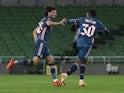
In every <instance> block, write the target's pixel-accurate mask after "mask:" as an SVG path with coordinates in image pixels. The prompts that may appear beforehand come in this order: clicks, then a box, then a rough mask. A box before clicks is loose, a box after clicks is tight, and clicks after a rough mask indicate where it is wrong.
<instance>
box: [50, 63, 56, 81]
mask: <svg viewBox="0 0 124 93" xmlns="http://www.w3.org/2000/svg"><path fill="white" fill-rule="evenodd" d="M49 66H50V70H51V74H52V78H53V79H56V73H55V65H54V64H49Z"/></svg>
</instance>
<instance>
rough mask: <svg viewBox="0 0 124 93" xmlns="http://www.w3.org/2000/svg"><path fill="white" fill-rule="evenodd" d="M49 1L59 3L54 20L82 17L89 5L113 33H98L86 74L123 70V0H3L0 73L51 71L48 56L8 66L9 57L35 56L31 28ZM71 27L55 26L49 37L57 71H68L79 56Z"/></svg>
mask: <svg viewBox="0 0 124 93" xmlns="http://www.w3.org/2000/svg"><path fill="white" fill-rule="evenodd" d="M46 5H54V6H56V8H57V11H58V17H57V18H56V19H55V21H57V20H60V19H61V18H63V17H66V18H79V17H82V16H85V13H86V11H87V10H88V9H90V8H94V9H96V11H97V18H98V19H100V20H101V21H102V22H103V23H104V24H105V25H106V26H107V27H108V29H109V30H110V31H111V33H112V34H111V36H108V37H106V36H104V35H100V34H99V35H97V36H96V38H95V44H94V47H93V50H92V51H91V53H90V57H89V59H88V63H89V64H88V67H87V71H86V74H98V75H99V74H124V22H123V21H124V0H0V73H1V74H35V73H38V74H46V72H47V71H48V69H46V63H47V62H45V60H41V64H40V65H39V66H38V67H27V66H18V65H17V66H15V67H14V68H12V69H11V70H10V71H6V70H5V67H6V64H7V63H8V61H9V59H10V58H16V59H31V58H32V53H33V49H34V41H33V36H32V31H33V29H34V28H35V27H36V26H37V23H38V22H39V21H40V19H41V18H42V16H43V8H44V7H45V6H46ZM70 27H71V26H70V25H65V26H57V27H53V30H52V33H51V36H50V39H49V48H50V50H51V53H52V54H53V56H54V57H55V60H56V65H57V69H58V73H61V72H63V71H65V70H66V69H67V68H68V67H69V66H70V65H71V64H72V63H74V60H75V58H76V57H75V54H76V53H75V52H76V51H75V49H74V48H73V38H74V35H75V32H73V31H71V29H70ZM53 43H54V44H53ZM98 69H99V70H98ZM107 71H108V72H107ZM111 71H112V73H111ZM77 73H78V72H75V74H77Z"/></svg>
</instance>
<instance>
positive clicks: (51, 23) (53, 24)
mask: <svg viewBox="0 0 124 93" xmlns="http://www.w3.org/2000/svg"><path fill="white" fill-rule="evenodd" d="M56 25H62V22H61V21H60V22H51V21H49V22H47V26H56Z"/></svg>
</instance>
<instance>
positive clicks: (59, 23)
mask: <svg viewBox="0 0 124 93" xmlns="http://www.w3.org/2000/svg"><path fill="white" fill-rule="evenodd" d="M65 23H67V19H66V18H63V19H62V20H61V21H59V22H51V21H47V22H46V24H47V26H56V25H64V24H65Z"/></svg>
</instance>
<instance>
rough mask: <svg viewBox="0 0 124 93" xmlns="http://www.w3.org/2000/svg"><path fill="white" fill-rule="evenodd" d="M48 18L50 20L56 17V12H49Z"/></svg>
mask: <svg viewBox="0 0 124 93" xmlns="http://www.w3.org/2000/svg"><path fill="white" fill-rule="evenodd" d="M48 16H49V17H51V18H55V17H56V16H57V11H56V10H52V11H51V12H49V13H48Z"/></svg>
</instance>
